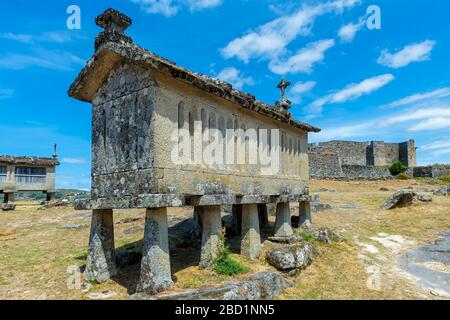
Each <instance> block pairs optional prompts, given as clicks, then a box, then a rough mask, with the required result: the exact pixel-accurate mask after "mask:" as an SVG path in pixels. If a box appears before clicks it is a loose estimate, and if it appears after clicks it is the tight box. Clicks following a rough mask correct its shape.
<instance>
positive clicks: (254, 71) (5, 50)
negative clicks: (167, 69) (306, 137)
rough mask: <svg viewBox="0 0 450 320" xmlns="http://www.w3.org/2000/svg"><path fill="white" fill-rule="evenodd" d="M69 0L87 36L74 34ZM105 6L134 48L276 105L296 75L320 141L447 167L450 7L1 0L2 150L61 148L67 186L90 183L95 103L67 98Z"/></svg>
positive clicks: (305, 116) (303, 107)
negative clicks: (365, 146) (392, 147)
mask: <svg viewBox="0 0 450 320" xmlns="http://www.w3.org/2000/svg"><path fill="white" fill-rule="evenodd" d="M69 5H78V6H79V7H80V9H81V29H80V30H68V29H67V27H66V20H67V18H68V14H67V13H66V10H67V7H68V6H69ZM370 5H377V6H378V7H379V8H380V9H381V29H380V30H370V29H369V28H368V27H367V24H366V20H367V17H368V16H367V15H366V12H367V8H368V7H369V6H370ZM108 7H113V8H116V9H118V10H120V11H122V12H124V13H126V14H127V15H129V16H130V17H131V18H132V19H133V25H132V26H131V27H130V28H129V29H128V30H127V34H128V35H130V36H132V37H133V39H134V41H135V42H136V43H137V44H139V45H141V46H143V47H145V48H147V49H149V50H150V51H153V52H155V53H157V54H159V55H162V56H164V57H166V58H168V59H170V60H172V61H175V62H177V63H178V64H180V65H182V66H184V67H187V68H189V69H191V70H193V71H197V72H201V73H204V74H207V75H210V76H215V77H219V78H222V79H223V80H226V81H229V82H231V83H233V84H234V85H235V86H236V87H237V88H241V89H243V90H244V91H248V92H251V93H252V94H254V95H255V96H256V97H257V98H258V99H260V100H263V101H265V102H269V103H274V101H275V100H277V99H278V98H279V91H278V90H277V89H276V88H275V86H276V84H277V82H278V81H279V79H280V77H281V75H285V76H286V78H287V79H288V80H290V81H291V82H292V83H293V86H292V87H291V89H290V90H289V92H288V95H289V98H290V99H291V100H293V101H294V102H295V105H294V106H293V108H292V113H293V115H294V117H295V118H297V119H299V120H303V121H307V122H309V123H311V124H314V125H316V126H319V127H320V128H322V129H323V131H322V132H321V133H319V134H313V135H311V136H310V140H311V141H326V140H331V139H339V140H340V139H345V140H357V141H368V140H386V141H390V142H400V141H405V140H407V139H410V138H414V139H416V141H417V145H418V147H419V150H418V160H419V164H422V165H425V164H429V163H450V77H449V76H450V63H449V61H448V57H449V56H450V42H449V39H450V31H449V30H450V25H449V23H448V17H447V15H448V12H450V3H449V2H448V1H445V0H438V1H432V2H431V1H427V0H415V1H406V0H395V1H392V0H385V1H376V0H373V1H370V2H367V1H357V0H328V1H326V0H321V1H277V0H197V1H194V0H110V1H102V0H98V1H88V0H79V1H76V0H72V1H64V0H53V1H49V0H42V1H25V0H15V1H2V2H1V4H0V20H1V21H2V22H3V23H2V25H1V26H0V112H1V114H2V115H3V116H2V117H1V119H2V121H1V122H0V135H1V137H2V142H1V144H0V154H17V155H23V154H25V155H37V156H50V155H51V154H52V149H53V147H52V146H53V143H55V142H56V143H58V154H59V157H60V159H61V162H62V164H61V166H60V167H59V168H58V180H57V181H58V182H57V184H58V187H60V188H85V189H87V188H89V186H90V135H91V132H90V130H91V129H90V128H91V108H90V105H89V104H86V103H82V102H78V101H75V100H73V99H70V98H69V97H67V94H66V92H67V89H68V87H69V85H70V84H71V82H72V81H73V80H74V79H75V77H76V75H77V74H78V72H79V71H80V69H81V68H82V66H83V64H84V63H85V61H87V60H88V59H89V58H90V56H91V55H92V53H93V43H94V38H95V36H96V35H97V34H98V33H99V32H100V31H101V30H100V29H99V28H98V27H97V26H96V25H95V23H94V19H95V16H97V15H98V14H99V13H101V12H102V11H103V10H105V9H106V8H108Z"/></svg>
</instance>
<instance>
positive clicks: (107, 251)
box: [84, 209, 117, 283]
mask: <svg viewBox="0 0 450 320" xmlns="http://www.w3.org/2000/svg"><path fill="white" fill-rule="evenodd" d="M116 274H117V269H116V254H115V248H114V223H113V211H112V210H110V209H107V210H93V211H92V222H91V235H90V237H89V249H88V255H87V259H86V269H85V271H84V277H85V278H86V279H87V280H89V281H96V282H98V283H103V282H106V281H107V280H108V279H110V278H111V277H113V276H115V275H116Z"/></svg>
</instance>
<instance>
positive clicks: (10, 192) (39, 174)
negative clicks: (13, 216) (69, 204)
mask: <svg viewBox="0 0 450 320" xmlns="http://www.w3.org/2000/svg"><path fill="white" fill-rule="evenodd" d="M58 165H59V161H58V157H57V156H56V147H55V154H54V155H53V157H52V158H38V157H27V156H21V157H16V156H0V193H3V194H4V201H3V203H2V205H1V208H2V210H14V209H15V204H14V194H15V193H16V192H19V191H42V192H44V193H46V194H47V201H51V200H54V199H55V192H56V191H55V168H56V166H58Z"/></svg>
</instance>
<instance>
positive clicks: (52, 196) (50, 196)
mask: <svg viewBox="0 0 450 320" xmlns="http://www.w3.org/2000/svg"><path fill="white" fill-rule="evenodd" d="M55 200H56V193H54V192H47V201H48V202H50V201H55Z"/></svg>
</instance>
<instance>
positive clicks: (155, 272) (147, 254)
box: [136, 208, 174, 294]
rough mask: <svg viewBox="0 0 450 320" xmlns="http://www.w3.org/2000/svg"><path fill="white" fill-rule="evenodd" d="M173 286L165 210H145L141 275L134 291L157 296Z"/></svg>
mask: <svg viewBox="0 0 450 320" xmlns="http://www.w3.org/2000/svg"><path fill="white" fill-rule="evenodd" d="M173 285H174V284H173V281H172V277H171V272H170V255H169V225H168V222H167V208H160V209H147V213H146V216H145V231H144V244H143V250H142V262H141V274H140V277H139V282H138V285H137V288H136V291H137V292H146V293H149V294H157V293H159V292H161V291H164V290H166V289H169V288H171V287H173Z"/></svg>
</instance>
